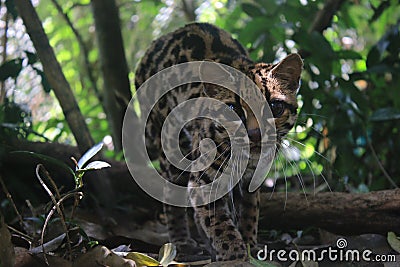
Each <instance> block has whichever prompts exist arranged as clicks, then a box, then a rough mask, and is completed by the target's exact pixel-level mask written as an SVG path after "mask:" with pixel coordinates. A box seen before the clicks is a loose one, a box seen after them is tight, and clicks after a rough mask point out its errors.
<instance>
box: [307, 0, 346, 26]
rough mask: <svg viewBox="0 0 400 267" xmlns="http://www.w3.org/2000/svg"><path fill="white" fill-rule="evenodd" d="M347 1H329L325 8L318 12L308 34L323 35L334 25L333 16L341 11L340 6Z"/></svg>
mask: <svg viewBox="0 0 400 267" xmlns="http://www.w3.org/2000/svg"><path fill="white" fill-rule="evenodd" d="M344 1H345V0H328V1H326V3H325V5H324V7H323V8H322V9H321V10H320V11H318V12H317V15H316V16H315V19H314V21H313V23H312V24H311V27H310V28H309V29H308V32H309V33H311V32H313V31H316V32H320V33H322V31H323V30H325V29H326V28H328V27H329V26H330V25H331V24H332V18H333V15H335V13H336V12H337V11H338V10H339V9H340V6H341V5H342V4H343V2H344Z"/></svg>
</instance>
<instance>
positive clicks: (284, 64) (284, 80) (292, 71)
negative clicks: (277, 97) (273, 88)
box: [269, 54, 303, 91]
mask: <svg viewBox="0 0 400 267" xmlns="http://www.w3.org/2000/svg"><path fill="white" fill-rule="evenodd" d="M302 69H303V60H302V59H301V57H300V56H299V54H290V55H288V56H287V57H285V58H284V59H283V60H282V61H281V62H279V63H278V64H277V65H276V66H275V67H274V68H273V69H272V70H271V71H270V73H269V77H270V78H275V79H277V80H278V82H280V83H281V84H282V85H284V87H285V88H286V89H288V90H291V91H297V89H298V88H299V83H300V75H301V71H302Z"/></svg>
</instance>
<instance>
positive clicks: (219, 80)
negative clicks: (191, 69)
mask: <svg viewBox="0 0 400 267" xmlns="http://www.w3.org/2000/svg"><path fill="white" fill-rule="evenodd" d="M199 77H200V80H201V81H203V82H205V83H204V87H203V90H204V93H205V94H206V95H207V96H208V97H212V98H215V97H216V96H217V95H218V94H219V93H220V91H221V86H220V85H224V84H226V83H227V82H229V81H231V82H233V80H234V78H233V76H232V74H231V73H230V72H229V70H228V69H227V68H225V65H223V64H219V63H216V62H213V61H203V62H202V63H201V64H200V70H199Z"/></svg>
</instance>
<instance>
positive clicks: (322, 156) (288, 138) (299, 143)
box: [285, 137, 331, 163]
mask: <svg viewBox="0 0 400 267" xmlns="http://www.w3.org/2000/svg"><path fill="white" fill-rule="evenodd" d="M285 139H287V140H288V141H291V142H294V143H296V144H298V145H301V146H302V147H306V145H305V144H303V143H302V142H299V141H297V140H295V139H293V138H290V137H285ZM313 153H315V154H317V155H318V156H320V157H321V158H323V159H325V160H326V161H327V162H329V163H331V161H330V160H329V159H328V158H327V157H325V156H324V155H322V154H321V153H319V152H318V151H316V150H315V149H314V152H313Z"/></svg>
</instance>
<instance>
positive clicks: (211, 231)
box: [193, 198, 247, 261]
mask: <svg viewBox="0 0 400 267" xmlns="http://www.w3.org/2000/svg"><path fill="white" fill-rule="evenodd" d="M193 208H194V212H195V216H196V221H197V223H199V224H200V226H201V228H202V229H203V231H204V233H205V235H206V237H207V238H208V239H209V241H210V244H211V245H212V248H211V249H212V250H214V251H215V257H216V260H217V261H229V260H246V259H247V252H246V246H245V243H244V242H243V238H242V236H241V234H240V232H239V229H238V228H237V226H236V224H235V223H234V222H233V220H232V216H231V212H230V210H229V208H228V204H227V200H226V198H222V199H220V200H217V201H215V202H213V203H210V204H208V205H203V206H194V207H193Z"/></svg>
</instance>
